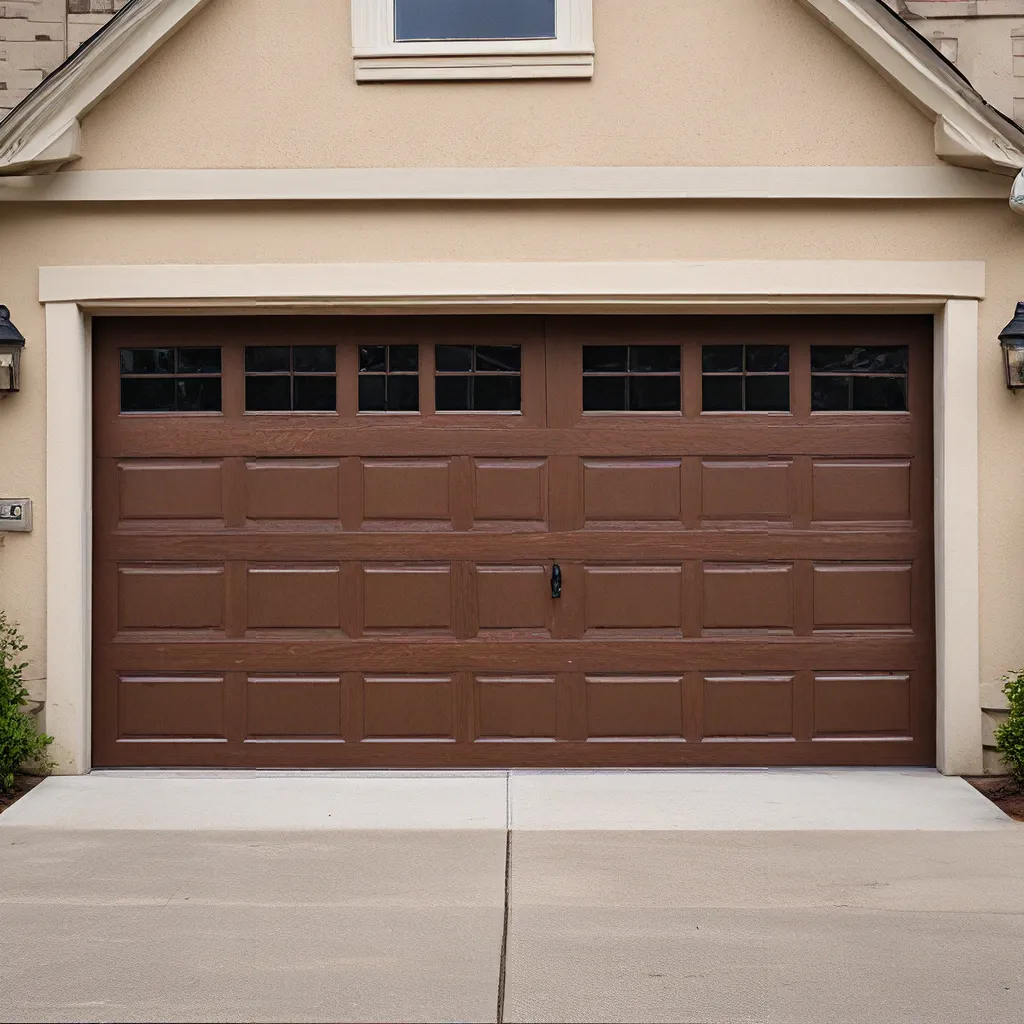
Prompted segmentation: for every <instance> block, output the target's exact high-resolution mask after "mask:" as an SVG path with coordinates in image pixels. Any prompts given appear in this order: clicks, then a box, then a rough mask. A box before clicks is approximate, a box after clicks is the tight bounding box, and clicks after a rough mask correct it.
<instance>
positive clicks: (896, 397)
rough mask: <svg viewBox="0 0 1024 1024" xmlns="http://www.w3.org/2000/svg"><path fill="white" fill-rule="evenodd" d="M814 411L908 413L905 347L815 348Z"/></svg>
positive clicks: (812, 349)
mask: <svg viewBox="0 0 1024 1024" xmlns="http://www.w3.org/2000/svg"><path fill="white" fill-rule="evenodd" d="M811 410H812V412H906V411H907V348H906V346H905V345H812V346H811Z"/></svg>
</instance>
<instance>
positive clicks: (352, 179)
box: [0, 164, 1006, 203]
mask: <svg viewBox="0 0 1024 1024" xmlns="http://www.w3.org/2000/svg"><path fill="white" fill-rule="evenodd" d="M644 199H659V200H701V199H720V200H733V199H744V200H802V199H804V200H808V199H816V200H826V199H827V200H844V201H856V200H869V201H870V200H887V199H892V200H913V199H922V200H934V199H951V200H962V199H998V200H1001V201H1004V202H1005V200H1006V179H1005V178H1003V177H1001V176H999V175H995V174H988V173H985V172H983V171H974V170H965V169H963V168H960V167H949V166H947V165H945V164H936V165H934V166H929V167H508V168H502V167H495V168H492V167H440V168H393V167H384V168H379V167H378V168H310V169H262V168H256V169H251V170H140V171H135V170H125V171H67V172H64V173H61V174H48V175H25V176H21V177H9V178H0V203H3V202H14V203H19V202H20V203H60V202H73V203H80V202H101V203H111V202H115V203H132V202H259V201H270V202H302V201H306V202H329V201H356V202H358V201H363V202H373V201H403V200H407V201H441V202H457V201H471V202H472V201H477V202H486V201H510V200H520V201H531V200H533V201H543V200H591V201H599V200H600V201H608V200H610V201H618V200H644Z"/></svg>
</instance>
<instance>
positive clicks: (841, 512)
mask: <svg viewBox="0 0 1024 1024" xmlns="http://www.w3.org/2000/svg"><path fill="white" fill-rule="evenodd" d="M813 478H814V518H815V520H816V521H818V522H877V521H882V522H893V521H900V522H903V521H906V520H909V519H910V462H909V460H901V461H883V460H864V459H858V460H852V459H850V460H839V459H829V460H827V461H826V460H821V461H816V462H815V463H814V470H813Z"/></svg>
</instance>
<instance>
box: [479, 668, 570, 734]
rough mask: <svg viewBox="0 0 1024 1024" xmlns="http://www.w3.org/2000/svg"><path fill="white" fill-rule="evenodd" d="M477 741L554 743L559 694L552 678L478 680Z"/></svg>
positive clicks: (512, 677) (527, 677)
mask: <svg viewBox="0 0 1024 1024" xmlns="http://www.w3.org/2000/svg"><path fill="white" fill-rule="evenodd" d="M474 686H475V711H476V718H475V731H474V737H475V739H477V740H484V741H487V740H491V741H502V742H509V741H513V740H519V741H522V740H533V741H536V740H542V739H543V740H549V741H554V740H555V737H556V736H557V733H558V692H557V684H556V681H555V677H554V676H550V675H548V676H544V675H536V676H477V677H476V678H475V680H474Z"/></svg>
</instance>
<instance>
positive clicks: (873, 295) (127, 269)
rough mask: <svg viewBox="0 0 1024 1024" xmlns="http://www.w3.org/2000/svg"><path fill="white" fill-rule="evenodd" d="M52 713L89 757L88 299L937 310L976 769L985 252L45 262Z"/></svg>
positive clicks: (64, 750) (62, 734)
mask: <svg viewBox="0 0 1024 1024" xmlns="http://www.w3.org/2000/svg"><path fill="white" fill-rule="evenodd" d="M39 278H40V280H39V292H40V301H41V302H42V303H43V304H44V305H45V309H46V397H47V400H46V442H47V463H46V516H45V519H46V559H47V570H46V573H47V640H46V650H47V698H46V727H47V729H48V731H49V732H50V733H52V734H53V736H54V737H55V739H56V744H55V747H56V750H55V753H56V755H57V757H58V760H59V764H60V769H59V770H60V771H61V772H63V773H66V774H79V773H84V772H87V771H89V769H90V766H91V752H90V735H91V663H92V615H91V602H92V580H91V575H92V472H91V469H92V378H91V366H92V353H91V337H90V318H91V316H92V315H93V314H99V313H102V314H106V315H112V314H113V315H116V314H158V313H164V314H166V313H176V314H189V313H191V314H195V313H204V314H210V313H241V312H263V313H295V312H310V313H312V312H317V313H323V312H339V313H345V312H350V313H366V312H379V313H404V312H410V313H411V312H416V313H424V312H459V313H473V312H476V313H482V312H519V313H546V312H547V313H550V312H579V313H645V312H659V313H672V312H678V313H686V312H705V313H706V312H714V313H742V312H765V313H782V312H787V313H792V312H797V313H811V314H813V313H825V312H829V313H836V312H854V313H870V312H874V313H878V312H890V313H891V312H907V313H932V314H934V316H935V360H934V363H935V413H934V416H935V423H934V444H935V613H936V644H937V650H936V675H937V709H938V710H937V721H936V729H937V758H936V760H937V767H938V768H939V769H940V770H941V771H943V772H945V773H947V774H957V775H961V774H975V773H980V772H981V758H982V740H981V703H980V671H979V581H978V569H979V561H978V557H979V556H978V340H979V339H978V302H979V301H980V300H981V299H982V298H983V297H984V285H985V266H984V264H983V263H980V262H952V261H947V262H929V261H913V262H911V261H858V260H824V261H815V260H791V261H715V262H704V263H695V262H673V261H665V262H632V263H582V262H560V263H543V262H536V263H375V264H276V265H271V264H257V265H224V264H216V265H188V266H178V265H175V266H159V265H144V266H140V265H133V266H105V267H89V266H77V267H43V268H41V269H40V275H39Z"/></svg>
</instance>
